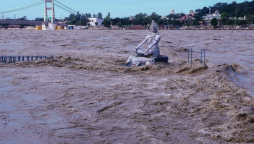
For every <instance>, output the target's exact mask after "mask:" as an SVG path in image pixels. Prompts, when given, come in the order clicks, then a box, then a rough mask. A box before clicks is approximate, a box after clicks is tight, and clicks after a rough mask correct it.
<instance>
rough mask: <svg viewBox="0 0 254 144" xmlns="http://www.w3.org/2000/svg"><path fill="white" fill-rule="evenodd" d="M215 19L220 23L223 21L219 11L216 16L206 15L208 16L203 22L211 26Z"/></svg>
mask: <svg viewBox="0 0 254 144" xmlns="http://www.w3.org/2000/svg"><path fill="white" fill-rule="evenodd" d="M209 13H210V12H209ZM214 18H216V19H217V20H218V21H219V20H220V19H221V14H220V11H219V10H216V11H215V13H214V14H206V16H203V20H204V21H205V23H206V24H210V25H211V20H212V19H214Z"/></svg>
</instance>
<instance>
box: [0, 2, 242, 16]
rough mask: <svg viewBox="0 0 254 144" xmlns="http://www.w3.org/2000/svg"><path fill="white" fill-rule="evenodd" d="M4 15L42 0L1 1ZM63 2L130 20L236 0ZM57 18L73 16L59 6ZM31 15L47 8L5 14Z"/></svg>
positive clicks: (87, 11)
mask: <svg viewBox="0 0 254 144" xmlns="http://www.w3.org/2000/svg"><path fill="white" fill-rule="evenodd" d="M0 1H4V2H1V3H0V12H3V11H8V10H13V9H16V8H20V7H24V6H27V5H30V4H33V3H36V2H38V1H40V0H0ZM58 1H59V2H61V3H63V4H65V5H67V6H68V7H70V8H72V9H73V10H75V11H79V12H80V13H91V14H97V13H98V12H102V14H103V17H105V16H106V15H107V13H108V12H110V13H111V17H129V16H131V15H133V16H134V15H135V14H137V13H140V12H142V13H147V14H151V13H152V12H156V13H158V14H160V15H168V14H169V13H170V10H171V8H174V10H175V12H176V13H180V12H184V13H189V11H190V10H195V9H198V8H203V7H205V6H207V7H208V6H212V5H214V4H215V3H218V2H227V3H232V0H58ZM244 1H245V0H236V2H237V3H241V2H244ZM55 9H56V10H55V13H56V17H57V18H60V16H61V17H62V18H63V17H64V16H68V15H69V13H68V12H66V11H65V10H62V9H60V8H58V7H56V8H55ZM14 14H15V15H16V17H18V18H19V17H22V16H25V15H26V16H27V17H28V18H29V19H34V18H35V17H43V16H44V5H43V4H41V5H39V6H35V7H33V8H29V9H26V10H22V11H16V12H12V13H8V14H1V15H0V16H1V18H2V15H4V17H9V18H14Z"/></svg>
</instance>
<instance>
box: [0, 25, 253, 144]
mask: <svg viewBox="0 0 254 144" xmlns="http://www.w3.org/2000/svg"><path fill="white" fill-rule="evenodd" d="M147 34H149V32H148V31H131V30H130V31H100V30H93V31H91V30H84V31H30V30H17V31H15V30H3V31H0V50H1V51H0V55H10V56H11V55H16V56H19V55H20V56H27V55H55V56H61V57H62V58H61V57H59V58H58V59H55V60H52V61H50V60H49V61H47V60H42V61H34V62H27V63H26V62H24V63H16V64H8V65H3V64H0V129H1V131H0V143H13V144H14V143H36V144H37V143H75V144H76V143H220V142H221V143H228V142H232V143H237V142H238V143H244V142H252V139H251V137H252V136H253V137H254V131H252V130H249V129H248V130H246V129H245V128H246V127H252V125H251V124H252V123H246V121H245V120H243V121H238V120H236V117H239V115H238V113H237V111H238V110H239V109H240V108H241V106H242V105H245V106H253V104H252V103H250V102H251V101H252V100H253V98H251V97H249V96H248V95H247V94H246V93H245V91H244V89H246V90H247V92H248V93H250V94H252V96H254V59H253V57H254V50H253V48H252V47H253V40H252V37H253V36H254V34H253V33H252V31H208V30H204V31H202V30H199V31H185V30H178V31H160V35H161V36H162V39H161V42H160V49H161V54H163V55H167V56H169V64H156V65H154V66H151V67H143V68H125V67H124V66H119V64H120V65H121V64H124V63H125V61H126V60H127V59H128V57H129V56H130V55H131V52H132V50H133V48H134V47H135V46H136V45H138V43H139V42H141V41H142V40H143V39H144V38H145V37H146V35H147ZM188 47H192V48H193V51H194V52H193V59H194V60H195V59H200V50H201V49H206V60H207V65H208V66H209V68H208V69H206V70H200V71H197V72H193V73H189V72H185V71H184V72H182V73H176V72H175V71H176V70H177V69H178V66H179V65H180V66H181V65H182V64H183V63H185V62H186V61H187V58H188V55H187V53H188V52H187V51H186V48H188ZM198 63H199V62H198V60H196V61H194V65H198ZM224 64H225V65H227V66H228V67H227V68H225V69H222V68H221V67H222V66H223V65H224ZM231 65H234V66H237V68H238V69H235V70H233V69H232V68H231ZM230 68H231V69H230ZM218 69H220V70H221V71H222V72H221V73H223V74H224V75H223V74H222V75H223V76H225V77H226V79H223V77H222V76H221V74H219V73H217V72H216V71H217V70H218ZM228 80H229V81H228ZM232 82H233V83H232ZM241 88H242V89H241ZM236 95H237V96H236ZM239 97H240V98H241V101H239V99H237V98H239ZM248 118H249V117H248ZM250 118H251V116H250ZM239 123H240V124H239ZM239 130H241V131H242V134H241V135H234V134H235V131H239Z"/></svg>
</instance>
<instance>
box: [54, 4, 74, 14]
mask: <svg viewBox="0 0 254 144" xmlns="http://www.w3.org/2000/svg"><path fill="white" fill-rule="evenodd" d="M54 5H56V6H57V7H59V8H61V9H63V10H66V11H68V12H70V13H74V12H72V11H70V10H68V9H65V8H63V7H61V6H59V5H58V4H56V3H55V4H54Z"/></svg>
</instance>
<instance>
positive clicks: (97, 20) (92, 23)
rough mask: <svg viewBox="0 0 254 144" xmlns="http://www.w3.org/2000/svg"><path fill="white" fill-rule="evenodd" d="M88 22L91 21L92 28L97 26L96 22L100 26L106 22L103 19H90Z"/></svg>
mask: <svg viewBox="0 0 254 144" xmlns="http://www.w3.org/2000/svg"><path fill="white" fill-rule="evenodd" d="M88 20H90V22H89V23H90V26H96V24H95V23H96V22H97V23H98V26H101V23H102V22H103V21H104V20H103V19H99V18H88Z"/></svg>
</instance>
